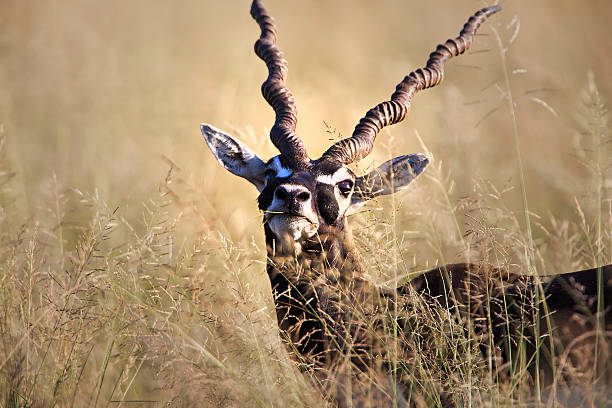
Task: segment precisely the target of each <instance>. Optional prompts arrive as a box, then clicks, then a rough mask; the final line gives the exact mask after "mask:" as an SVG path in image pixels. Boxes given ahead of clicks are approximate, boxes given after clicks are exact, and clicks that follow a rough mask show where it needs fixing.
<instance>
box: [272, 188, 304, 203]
mask: <svg viewBox="0 0 612 408" xmlns="http://www.w3.org/2000/svg"><path fill="white" fill-rule="evenodd" d="M274 195H275V196H276V198H277V199H279V200H280V201H283V202H284V203H285V204H287V205H289V206H291V205H292V204H302V203H305V202H306V201H308V200H310V191H308V189H307V188H306V187H304V186H296V185H282V184H281V185H280V186H278V187H276V190H275V191H274Z"/></svg>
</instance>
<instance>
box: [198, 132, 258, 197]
mask: <svg viewBox="0 0 612 408" xmlns="http://www.w3.org/2000/svg"><path fill="white" fill-rule="evenodd" d="M200 129H201V130H202V135H204V140H206V144H207V145H208V147H209V148H210V151H212V153H213V154H214V155H215V157H216V159H217V160H218V161H219V163H221V165H222V166H223V167H225V168H226V169H227V170H229V171H230V173H233V174H235V175H237V176H240V177H242V178H244V179H247V180H248V181H250V182H251V183H253V184H254V185H255V187H257V190H259V191H261V190H263V188H264V185H265V175H264V173H265V171H266V164H265V163H264V162H263V161H262V160H261V159H260V158H259V157H257V156H256V155H255V153H253V151H252V150H251V149H250V148H249V147H248V146H247V145H245V144H244V143H242V142H241V141H239V140H237V139H235V138H233V137H232V136H230V135H228V134H227V133H225V132H223V131H221V130H219V129H217V128H215V127H214V126H211V125H207V124H205V123H202V124H201V125H200Z"/></svg>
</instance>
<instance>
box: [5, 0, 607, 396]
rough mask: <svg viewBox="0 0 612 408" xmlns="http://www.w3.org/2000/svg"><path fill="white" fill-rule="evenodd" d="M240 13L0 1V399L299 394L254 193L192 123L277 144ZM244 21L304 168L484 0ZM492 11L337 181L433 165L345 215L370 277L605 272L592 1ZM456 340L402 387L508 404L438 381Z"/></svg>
mask: <svg viewBox="0 0 612 408" xmlns="http://www.w3.org/2000/svg"><path fill="white" fill-rule="evenodd" d="M249 3H250V2H249V1H246V0H241V1H231V2H230V1H226V2H221V1H202V0H200V1H192V0H183V1H180V2H169V1H160V0H131V1H119V0H107V1H103V2H101V1H94V0H62V1H44V0H26V1H24V0H2V8H1V12H0V309H1V310H2V315H3V316H4V317H3V318H1V319H0V400H2V401H5V403H4V405H6V406H23V405H28V406H68V405H70V406H97V405H98V403H99V405H104V406H107V405H108V404H110V403H121V402H122V401H127V400H130V402H131V403H136V402H139V403H142V404H144V403H145V402H148V403H151V404H154V403H156V404H158V405H159V406H181V405H182V406H202V405H204V406H264V405H265V406H273V405H276V406H286V405H292V403H291V402H287V401H293V402H296V403H295V404H293V405H299V404H298V403H297V402H299V403H300V404H306V403H305V402H304V401H306V399H305V398H306V396H309V395H314V397H313V398H314V400H313V401H318V399H319V398H320V397H321V396H320V395H319V394H318V393H316V392H315V394H312V392H313V387H312V384H311V383H310V382H309V381H308V379H307V378H306V376H303V375H302V374H303V370H300V369H298V367H297V365H296V364H295V363H294V362H292V360H290V359H289V356H288V354H287V353H284V352H283V350H286V349H285V348H284V347H283V345H282V343H281V342H280V338H279V335H278V328H277V326H276V318H275V314H274V310H273V305H272V296H271V290H270V284H269V280H268V278H267V276H266V273H265V266H264V259H265V248H264V244H263V233H262V228H261V225H260V224H261V214H260V213H259V211H258V210H257V207H256V202H255V198H256V196H257V192H256V191H255V189H254V188H253V187H252V186H251V185H250V184H249V183H248V182H246V181H244V180H240V179H238V178H237V177H235V176H233V175H231V174H229V173H228V172H227V171H225V170H224V169H223V168H221V166H220V165H219V164H218V163H217V162H216V161H215V160H214V158H213V156H212V154H211V153H210V151H209V150H208V148H207V147H206V145H205V143H204V141H203V139H202V136H201V134H200V129H199V124H200V123H201V122H205V123H210V124H212V125H214V126H216V127H218V128H221V129H224V130H225V131H227V132H229V133H232V134H233V135H235V136H236V137H238V138H240V139H241V140H243V141H244V142H246V143H247V144H248V145H249V146H250V147H251V148H252V149H253V150H255V151H256V152H258V154H259V155H260V157H261V158H263V159H264V160H266V159H268V158H269V157H271V156H273V155H276V154H277V152H276V151H275V149H274V148H273V146H272V145H271V143H270V142H269V140H268V136H267V135H268V130H269V128H270V127H271V126H272V124H273V121H274V113H273V111H272V109H271V108H270V107H269V106H268V105H267V104H266V103H265V101H264V100H263V98H262V96H261V94H260V86H261V83H262V82H263V81H264V79H265V78H266V76H267V71H266V67H265V65H264V63H263V62H262V61H260V60H259V59H258V58H257V57H256V56H255V54H254V52H253V44H254V42H255V40H256V39H257V37H258V36H259V29H258V27H257V25H256V24H255V22H254V21H253V20H252V19H251V17H250V15H249V7H250V4H249ZM266 5H267V7H268V9H269V10H270V13H271V14H272V15H273V16H274V17H275V18H276V21H277V26H278V31H279V42H278V44H279V46H280V48H281V50H282V51H283V52H284V53H285V57H286V58H287V60H288V61H289V80H288V86H289V88H290V89H291V90H292V91H293V93H294V94H295V97H296V100H297V105H298V113H299V124H298V129H297V131H298V134H299V135H301V137H302V138H303V139H304V142H305V144H306V147H307V148H308V151H309V152H310V156H311V157H313V158H316V157H318V156H319V155H320V154H321V153H322V152H323V151H324V150H325V149H326V148H327V147H328V146H329V145H330V144H331V142H332V141H334V140H337V139H338V138H340V137H347V136H349V135H350V134H351V132H352V130H353V128H354V126H355V124H356V123H357V122H358V121H359V119H360V118H361V117H362V116H363V115H364V114H365V113H366V111H367V110H368V109H370V108H371V107H373V106H375V105H376V104H377V103H379V102H381V101H383V100H385V99H388V98H389V97H390V95H391V93H392V92H393V90H394V89H395V85H396V84H397V83H398V82H399V81H401V80H402V78H403V77H404V76H405V75H407V74H408V73H409V72H410V71H412V70H414V69H417V68H419V67H422V66H423V65H424V64H425V62H426V60H427V57H428V55H429V53H430V52H431V51H432V50H434V49H435V46H436V45H437V44H438V43H441V42H443V41H445V40H446V39H447V38H449V37H453V38H454V37H456V36H457V34H458V33H459V31H460V29H461V27H462V26H463V24H464V23H465V21H466V20H467V18H468V17H469V16H470V15H472V14H473V13H474V12H475V11H476V10H478V9H480V8H482V7H484V6H487V5H490V3H487V2H483V1H475V0H461V1H458V0H438V1H435V2H416V1H407V0H379V1H376V2H374V1H365V0H336V1H333V2H332V1H323V0H311V1H302V2H297V1H281V0H266ZM502 5H503V7H504V9H503V11H502V12H501V13H498V14H497V15H495V16H493V17H492V18H491V19H490V20H489V22H487V23H486V24H485V25H484V26H483V27H482V28H481V29H480V31H479V35H477V37H476V39H475V41H474V43H473V45H472V48H471V49H470V51H469V52H467V54H466V55H462V56H460V57H458V58H455V59H453V60H451V61H449V62H448V63H447V65H446V76H445V81H444V82H443V83H442V84H441V86H439V87H436V88H433V89H430V90H426V91H424V92H421V93H418V94H417V95H416V96H415V98H414V100H413V103H412V111H411V113H410V115H409V116H408V118H407V119H406V120H405V121H404V122H402V123H400V124H397V125H394V126H392V127H389V128H386V129H384V130H383V131H382V132H381V133H380V135H379V136H378V138H377V143H376V148H375V151H374V153H373V154H371V155H370V156H369V157H368V158H367V159H366V160H363V161H362V162H361V163H359V164H358V166H356V170H357V171H358V172H365V171H369V170H370V169H371V168H372V167H373V166H375V165H377V164H379V163H381V162H383V161H385V160H388V159H389V158H391V157H393V156H399V155H402V154H408V153H416V152H421V153H423V152H425V153H428V154H430V156H431V157H432V158H433V161H432V164H431V165H430V166H429V168H428V170H427V171H426V172H425V173H424V174H423V175H422V176H421V177H419V179H417V181H416V182H415V183H413V185H412V186H411V188H409V189H408V191H405V192H402V193H399V194H395V195H394V196H391V197H386V198H381V199H378V200H376V201H375V202H373V203H371V204H370V205H368V206H366V207H364V211H363V212H362V213H361V214H360V215H356V216H354V217H353V219H352V220H351V225H352V226H353V232H354V234H355V241H356V244H357V246H358V249H359V252H360V253H361V254H362V258H363V259H362V260H363V262H364V264H365V267H366V268H365V270H366V272H367V273H368V274H369V275H370V276H371V277H373V278H375V279H378V282H379V283H384V284H387V285H388V286H394V285H395V284H396V283H397V282H400V281H404V280H405V278H406V277H407V276H408V275H410V274H412V273H414V272H415V271H419V270H423V269H425V268H426V267H431V266H432V265H434V264H442V263H451V262H459V261H462V260H469V261H483V262H487V263H490V264H493V265H495V266H503V267H505V268H510V269H511V270H514V269H519V271H520V272H521V273H525V272H533V271H534V269H536V272H537V273H540V272H541V273H556V272H567V271H569V270H577V269H578V268H582V267H587V266H594V265H596V264H604V263H612V199H611V198H612V139H611V135H610V131H609V128H610V127H609V123H608V122H609V114H608V112H607V108H606V104H605V103H606V100H609V97H610V93H611V91H612V89H611V85H610V83H609V81H608V79H609V77H610V67H611V66H612V27H611V25H610V21H611V20H612V2H610V1H609V0H588V1H580V2H578V1H574V0H555V1H552V0H549V1H545V0H541V1H519V0H507V1H504V2H502ZM517 144H518V146H519V148H520V149H519V150H520V155H519V154H517V150H516V148H515V146H516V145H517ZM519 157H520V160H519ZM521 170H522V172H523V173H524V183H523V182H521V176H520V174H521V172H520V171H521ZM523 187H524V192H523ZM525 204H527V205H528V209H529V211H531V213H532V215H531V229H530V228H529V227H528V224H527V222H526V217H525V209H526V208H525ZM529 231H532V234H533V238H534V240H533V242H532V240H531V237H532V234H530V233H529ZM534 265H535V267H534ZM427 324H429V323H427ZM436 324H438V323H436ZM444 324H446V323H444ZM432 327H437V326H432ZM440 327H446V326H440ZM427 330H429V328H427ZM415 333H419V332H418V330H416V331H415ZM419 336H420V335H419ZM442 337H444V339H445V340H444V341H451V338H452V339H454V338H455V337H454V336H442ZM456 341H457V340H452V342H456ZM458 341H459V342H461V341H462V340H461V339H460V340H458ZM438 344H439V342H436V347H438ZM457 344H459V343H452V344H450V346H449V348H448V350H451V351H452V352H449V353H448V355H451V354H452V355H453V356H454V357H452V359H451V360H441V361H443V363H441V362H440V363H439V362H437V361H438V360H437V359H436V361H434V362H433V363H432V366H431V369H430V368H427V369H426V370H423V369H422V366H420V365H419V364H421V363H420V361H421V360H422V359H421V357H419V358H418V359H416V360H418V364H417V365H416V366H414V367H418V369H410V370H409V371H410V372H414V373H417V375H418V376H422V379H420V380H419V379H418V378H417V380H415V381H416V382H415V384H416V383H419V384H425V385H426V386H425V387H424V388H428V389H431V390H433V391H432V392H431V395H432V396H433V397H435V398H439V391H438V390H439V389H440V388H438V385H437V383H436V381H437V380H436V379H437V378H446V377H448V375H451V377H452V381H451V382H449V384H450V385H449V388H448V389H457V390H463V391H460V392H462V393H465V395H466V396H469V398H472V395H475V394H474V393H473V389H472V388H471V386H472V384H474V383H475V381H474V378H477V376H480V377H479V378H481V380H482V381H480V380H479V381H480V383H481V384H485V385H486V384H489V385H491V387H489V386H488V385H487V386H485V388H484V390H485V391H484V394H482V395H483V398H484V400H483V401H487V404H488V403H489V401H490V395H493V394H495V395H501V396H503V397H504V398H505V397H506V396H510V398H513V397H514V394H513V391H512V390H514V389H515V383H514V377H512V378H513V379H512V382H511V383H510V384H509V387H510V391H508V388H505V386H504V385H503V384H502V385H501V386H500V387H499V389H498V388H496V387H497V386H496V385H495V384H490V378H493V377H491V376H490V375H489V374H488V373H487V372H483V373H480V372H479V373H477V372H475V371H474V372H472V371H469V370H472V369H471V368H470V369H469V370H468V371H465V372H464V371H462V370H464V368H460V369H457V367H464V364H465V362H466V361H471V360H470V358H471V357H470V358H464V354H457V350H458V349H462V348H463V346H462V347H458V346H457ZM466 350H469V348H466ZM436 354H437V355H444V353H443V352H442V353H438V352H437V351H436ZM419 356H420V354H419ZM411 364H412V363H411ZM468 366H469V367H472V366H471V363H469V364H468ZM411 367H412V366H411ZM483 367H484V365H483ZM485 371H486V370H485ZM458 373H459V374H460V375H458ZM463 375H465V377H463ZM494 375H495V376H497V373H496V374H494ZM445 376H446V377H445ZM485 377H486V378H485ZM568 378H570V377H569V376H568ZM449 381H450V380H449ZM427 384H429V385H427ZM524 384H525V385H526V389H527V391H528V392H527V394H529V393H531V391H532V388H533V383H532V382H530V380H529V378H526V380H525V382H524ZM419 387H420V385H419ZM491 389H492V390H493V394H489V391H488V390H491ZM517 389H518V388H517ZM607 394H610V393H607ZM188 395H191V396H190V397H188ZM262 398H263V402H262ZM309 398H310V397H309ZM243 399H247V400H248V401H251V403H244V400H243ZM68 401H70V402H68ZM181 401H183V402H182V403H181ZM190 401H191V402H190ZM228 401H229V402H228ZM232 401H233V402H234V403H232ZM1 404H2V403H0V405H1ZM215 404H216V405H215ZM475 404H476V405H478V403H475ZM306 405H310V406H322V404H321V403H320V401H319V402H314V403H310V404H306ZM501 405H503V406H508V405H507V404H501ZM519 405H521V404H519ZM139 406H140V405H139ZM521 406H524V404H523V405H521Z"/></svg>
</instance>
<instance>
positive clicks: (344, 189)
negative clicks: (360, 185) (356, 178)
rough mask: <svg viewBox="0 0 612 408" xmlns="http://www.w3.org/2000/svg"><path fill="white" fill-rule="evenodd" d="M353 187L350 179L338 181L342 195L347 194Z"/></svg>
mask: <svg viewBox="0 0 612 408" xmlns="http://www.w3.org/2000/svg"><path fill="white" fill-rule="evenodd" d="M352 189H353V182H352V181H351V180H344V181H341V182H339V183H338V190H340V193H342V195H344V196H347V195H349V194H350V192H351V190H352Z"/></svg>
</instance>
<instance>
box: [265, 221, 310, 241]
mask: <svg viewBox="0 0 612 408" xmlns="http://www.w3.org/2000/svg"><path fill="white" fill-rule="evenodd" d="M267 222H268V225H269V226H270V229H271V230H272V232H273V233H274V235H276V237H277V238H279V239H281V240H285V239H291V240H293V241H295V242H300V241H303V240H305V239H308V238H311V237H312V236H313V235H314V234H316V233H317V229H318V228H319V226H318V225H317V224H316V223H314V222H312V221H310V220H309V219H308V218H306V217H304V216H301V215H294V214H270V216H269V217H268V218H267Z"/></svg>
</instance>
